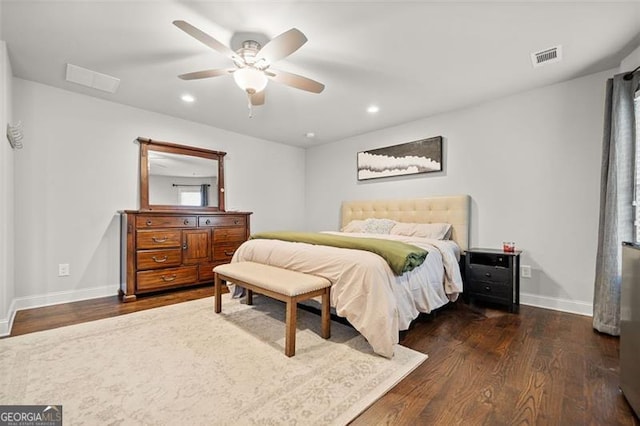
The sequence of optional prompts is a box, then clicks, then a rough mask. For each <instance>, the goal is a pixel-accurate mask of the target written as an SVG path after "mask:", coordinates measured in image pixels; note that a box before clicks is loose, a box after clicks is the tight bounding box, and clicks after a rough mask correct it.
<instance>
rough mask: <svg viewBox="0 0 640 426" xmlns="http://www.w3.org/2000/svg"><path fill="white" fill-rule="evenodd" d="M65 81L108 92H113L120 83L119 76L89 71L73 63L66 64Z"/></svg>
mask: <svg viewBox="0 0 640 426" xmlns="http://www.w3.org/2000/svg"><path fill="white" fill-rule="evenodd" d="M67 81H70V82H71V83H76V84H80V85H82V86H87V87H91V88H92V89H98V90H102V91H103V92H109V93H115V92H116V90H117V89H118V86H119V85H120V79H119V78H115V77H112V76H110V75H107V74H101V73H99V72H95V71H91V70H88V69H86V68H82V67H79V66H77V65H73V64H67Z"/></svg>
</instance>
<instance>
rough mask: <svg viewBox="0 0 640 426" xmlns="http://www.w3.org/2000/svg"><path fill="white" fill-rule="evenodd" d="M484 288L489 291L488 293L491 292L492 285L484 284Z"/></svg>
mask: <svg viewBox="0 0 640 426" xmlns="http://www.w3.org/2000/svg"><path fill="white" fill-rule="evenodd" d="M484 289H485V290H486V291H487V293H491V287H489V286H488V285H486V286H484Z"/></svg>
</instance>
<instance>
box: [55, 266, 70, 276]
mask: <svg viewBox="0 0 640 426" xmlns="http://www.w3.org/2000/svg"><path fill="white" fill-rule="evenodd" d="M69 275H71V274H70V272H69V264H68V263H61V264H59V265H58V276H59V277H68V276H69Z"/></svg>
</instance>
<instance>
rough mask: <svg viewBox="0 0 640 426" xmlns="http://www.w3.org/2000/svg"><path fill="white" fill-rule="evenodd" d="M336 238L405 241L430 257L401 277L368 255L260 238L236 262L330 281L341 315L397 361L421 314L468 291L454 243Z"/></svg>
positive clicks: (238, 252) (244, 248) (375, 347)
mask: <svg viewBox="0 0 640 426" xmlns="http://www.w3.org/2000/svg"><path fill="white" fill-rule="evenodd" d="M335 234H340V235H347V236H349V235H351V236H357V237H370V238H387V239H393V240H399V241H404V242H407V243H410V244H413V245H416V246H419V247H421V248H424V249H426V250H428V251H429V254H428V255H427V258H426V260H425V262H424V263H423V264H422V265H420V266H419V267H417V268H415V269H414V270H413V271H410V272H407V273H405V274H403V275H402V276H395V275H394V274H393V272H392V271H391V268H390V267H389V265H388V264H387V263H386V261H385V260H384V259H383V258H382V257H380V256H378V255H377V254H374V253H370V252H367V251H361V250H352V249H343V248H336V247H327V246H317V245H311V244H306V243H291V242H286V241H280V240H265V239H255V240H249V241H247V242H245V243H243V244H242V245H241V246H240V247H239V248H238V250H236V252H235V254H234V256H233V259H232V262H241V261H253V262H258V263H265V264H269V265H274V266H278V267H281V268H285V269H291V270H294V271H298V272H303V273H307V274H313V275H318V276H322V277H325V278H327V279H328V280H329V281H331V284H332V287H331V306H332V307H334V308H335V310H336V313H337V314H338V315H339V316H341V317H344V318H347V320H348V321H349V322H350V323H351V324H352V325H353V326H354V327H355V328H356V329H357V330H358V331H359V332H360V333H361V334H362V335H363V336H364V337H365V338H366V339H367V341H368V342H369V343H370V344H371V346H372V348H373V350H374V351H375V352H376V353H378V354H380V355H382V356H385V357H388V358H390V357H392V356H393V348H394V346H395V344H396V343H398V331H399V330H406V329H407V328H408V327H409V324H410V322H411V321H412V320H413V319H415V318H416V317H417V316H418V314H419V313H420V312H425V313H429V312H431V311H432V310H433V309H436V308H439V307H441V306H443V305H444V304H446V303H447V302H448V301H449V300H455V299H456V298H457V296H458V293H460V292H461V291H462V278H461V276H460V270H459V268H458V259H459V255H460V249H459V248H458V246H457V245H456V243H454V242H453V241H440V240H428V239H424V238H416V237H403V236H397V235H381V234H362V233H358V234H349V233H337V232H336V233H335ZM232 291H233V289H232Z"/></svg>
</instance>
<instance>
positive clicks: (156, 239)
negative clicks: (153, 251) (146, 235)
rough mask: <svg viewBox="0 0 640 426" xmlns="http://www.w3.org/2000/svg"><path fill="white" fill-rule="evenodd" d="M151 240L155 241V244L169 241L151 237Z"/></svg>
mask: <svg viewBox="0 0 640 426" xmlns="http://www.w3.org/2000/svg"><path fill="white" fill-rule="evenodd" d="M151 239H152V240H153V242H154V243H164V242H166V241H167V238H166V237H165V238H158V237H151Z"/></svg>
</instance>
